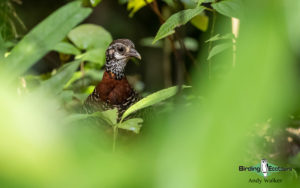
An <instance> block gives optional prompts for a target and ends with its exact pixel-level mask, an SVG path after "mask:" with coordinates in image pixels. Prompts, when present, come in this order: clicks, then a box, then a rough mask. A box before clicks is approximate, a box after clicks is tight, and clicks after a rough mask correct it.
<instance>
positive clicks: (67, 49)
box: [53, 42, 80, 55]
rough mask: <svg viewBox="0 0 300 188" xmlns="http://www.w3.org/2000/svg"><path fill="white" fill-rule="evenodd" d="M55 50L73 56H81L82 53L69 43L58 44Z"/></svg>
mask: <svg viewBox="0 0 300 188" xmlns="http://www.w3.org/2000/svg"><path fill="white" fill-rule="evenodd" d="M53 50H55V51H57V52H60V53H63V54H72V55H78V54H80V51H79V50H78V49H77V48H76V47H75V46H73V45H72V44H70V43H68V42H60V43H58V44H57V45H56V46H54V48H53Z"/></svg>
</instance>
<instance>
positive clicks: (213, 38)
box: [205, 33, 234, 42]
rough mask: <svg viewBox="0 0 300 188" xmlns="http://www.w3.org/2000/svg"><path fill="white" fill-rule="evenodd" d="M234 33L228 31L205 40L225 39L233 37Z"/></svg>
mask: <svg viewBox="0 0 300 188" xmlns="http://www.w3.org/2000/svg"><path fill="white" fill-rule="evenodd" d="M233 38H234V35H233V34H232V33H227V34H225V35H220V34H216V35H215V36H213V37H211V38H210V39H208V40H207V41H205V42H213V41H217V40H224V39H233Z"/></svg>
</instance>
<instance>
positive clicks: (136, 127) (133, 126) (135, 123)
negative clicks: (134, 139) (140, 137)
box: [118, 118, 143, 134]
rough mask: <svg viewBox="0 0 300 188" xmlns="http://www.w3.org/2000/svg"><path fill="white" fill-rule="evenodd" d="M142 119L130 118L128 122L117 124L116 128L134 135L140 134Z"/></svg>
mask: <svg viewBox="0 0 300 188" xmlns="http://www.w3.org/2000/svg"><path fill="white" fill-rule="evenodd" d="M142 123H143V119H141V118H132V119H129V120H126V121H124V122H122V123H119V124H118V128H120V129H124V130H128V131H132V132H134V133H136V134H139V133H140V129H141V127H142Z"/></svg>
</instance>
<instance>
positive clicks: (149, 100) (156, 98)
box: [121, 86, 190, 122]
mask: <svg viewBox="0 0 300 188" xmlns="http://www.w3.org/2000/svg"><path fill="white" fill-rule="evenodd" d="M189 87H190V86H182V88H189ZM177 91H178V86H173V87H169V88H166V89H162V90H160V91H157V92H155V93H152V94H150V95H148V96H147V97H145V98H143V99H141V100H140V101H138V102H137V103H135V104H134V105H132V106H130V107H129V108H128V109H127V110H126V111H125V112H124V114H123V116H122V119H121V122H122V120H124V118H126V117H127V116H129V115H130V114H132V113H133V112H136V111H138V110H140V109H143V108H146V107H148V106H151V105H154V104H156V103H159V102H161V101H163V100H166V99H168V98H170V97H172V96H174V95H175V94H176V92H177Z"/></svg>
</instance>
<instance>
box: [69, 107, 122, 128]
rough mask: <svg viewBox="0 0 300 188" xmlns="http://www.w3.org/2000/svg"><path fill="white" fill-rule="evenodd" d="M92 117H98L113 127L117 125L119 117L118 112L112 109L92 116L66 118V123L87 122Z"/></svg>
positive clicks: (82, 115) (78, 115)
mask: <svg viewBox="0 0 300 188" xmlns="http://www.w3.org/2000/svg"><path fill="white" fill-rule="evenodd" d="M91 117H98V118H100V119H102V120H104V121H105V122H106V123H108V124H109V125H111V126H114V125H116V123H117V117H118V110H117V109H116V108H115V109H112V110H107V111H103V112H100V111H99V112H94V113H92V114H72V115H70V116H68V117H66V119H65V122H68V123H71V122H74V121H80V120H85V119H88V118H91Z"/></svg>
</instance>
